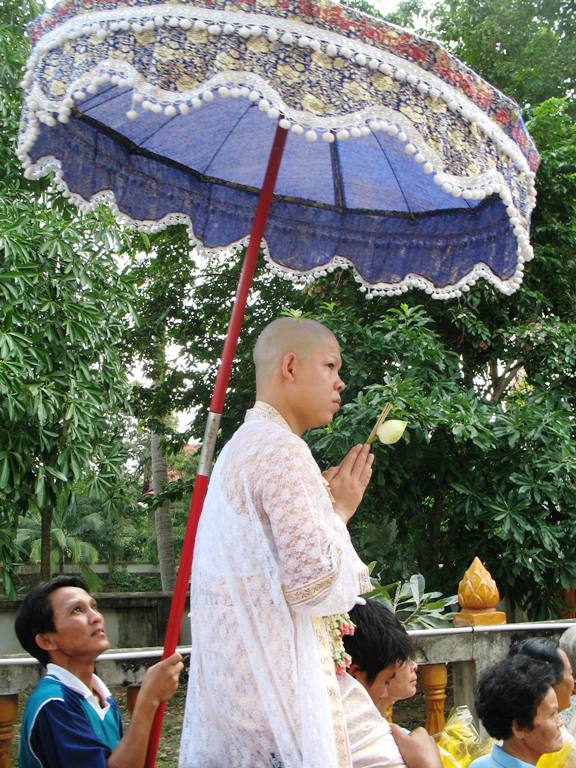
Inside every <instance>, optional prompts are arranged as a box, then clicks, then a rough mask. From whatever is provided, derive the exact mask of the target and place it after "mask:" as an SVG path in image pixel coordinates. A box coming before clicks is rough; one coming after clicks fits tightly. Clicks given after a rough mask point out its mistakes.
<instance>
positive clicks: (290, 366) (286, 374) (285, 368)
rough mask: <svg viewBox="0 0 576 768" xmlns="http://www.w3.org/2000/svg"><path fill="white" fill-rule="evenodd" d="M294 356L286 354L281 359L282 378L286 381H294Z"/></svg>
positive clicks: (292, 353)
mask: <svg viewBox="0 0 576 768" xmlns="http://www.w3.org/2000/svg"><path fill="white" fill-rule="evenodd" d="M296 363H297V360H296V355H295V354H294V352H287V353H286V354H285V355H284V357H283V358H282V367H281V372H282V378H283V379H286V380H287V381H294V368H295V367H296Z"/></svg>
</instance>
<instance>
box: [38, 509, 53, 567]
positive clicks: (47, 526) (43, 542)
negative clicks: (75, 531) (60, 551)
mask: <svg viewBox="0 0 576 768" xmlns="http://www.w3.org/2000/svg"><path fill="white" fill-rule="evenodd" d="M52 511H53V510H52V507H44V509H43V510H42V511H41V513H40V514H41V518H42V524H41V531H40V579H41V580H42V581H47V580H48V579H49V578H50V577H51V576H52V572H51V571H52V566H51V562H50V549H51V548H50V533H51V531H52Z"/></svg>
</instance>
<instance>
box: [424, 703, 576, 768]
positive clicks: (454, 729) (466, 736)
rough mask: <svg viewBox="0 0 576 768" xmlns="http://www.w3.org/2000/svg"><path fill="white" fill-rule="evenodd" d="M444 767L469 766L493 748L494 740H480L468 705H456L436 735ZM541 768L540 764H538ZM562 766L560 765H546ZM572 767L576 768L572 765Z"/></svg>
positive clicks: (557, 767) (463, 767)
mask: <svg viewBox="0 0 576 768" xmlns="http://www.w3.org/2000/svg"><path fill="white" fill-rule="evenodd" d="M435 739H436V742H437V744H438V749H439V750H440V757H441V759H442V765H443V766H444V768H467V766H468V765H469V764H470V763H471V762H472V760H476V758H477V757H481V756H482V755H485V754H487V753H488V752H490V750H491V749H492V744H493V740H492V739H486V741H483V742H482V741H481V740H480V734H479V733H478V731H477V730H476V726H475V725H474V718H473V717H472V713H471V712H470V710H469V709H468V707H466V706H462V707H456V708H455V709H453V710H452V711H451V712H450V715H449V716H448V720H447V721H446V725H445V726H444V730H443V731H442V732H441V733H439V734H438V735H437V736H435ZM538 768H540V765H539V766H538ZM546 768H560V766H546ZM570 768H576V766H571V767H570Z"/></svg>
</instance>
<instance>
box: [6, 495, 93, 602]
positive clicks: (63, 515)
mask: <svg viewBox="0 0 576 768" xmlns="http://www.w3.org/2000/svg"><path fill="white" fill-rule="evenodd" d="M66 496H67V494H66ZM104 525H105V523H104V519H103V517H102V515H101V514H100V513H99V512H96V511H95V512H91V513H90V514H88V515H81V514H79V513H78V507H77V504H76V500H75V498H74V497H72V498H70V497H68V501H66V500H65V496H64V495H63V496H62V497H61V498H60V499H59V500H58V503H57V504H56V507H55V508H54V516H53V520H52V529H51V532H50V574H51V575H52V574H53V573H56V572H60V573H62V572H63V571H64V565H65V564H67V563H70V564H73V565H78V566H80V573H81V574H82V577H83V578H84V580H85V581H86V583H87V584H88V586H89V588H90V589H91V590H97V589H98V587H99V586H100V579H99V578H98V576H97V575H96V573H95V572H94V570H93V569H92V568H91V566H92V565H94V563H96V562H97V561H98V550H97V549H96V547H95V546H94V545H93V544H91V543H90V542H89V541H87V539H90V538H92V539H94V537H95V536H97V535H98V533H99V532H100V531H102V530H103V528H104ZM41 531H42V520H41V516H40V513H39V512H38V511H33V512H31V513H30V514H28V515H26V516H25V517H23V518H21V519H20V521H19V523H18V529H17V532H16V544H17V545H18V546H20V547H21V548H22V549H23V551H24V552H25V553H26V555H27V559H28V561H29V562H31V563H40V555H41Z"/></svg>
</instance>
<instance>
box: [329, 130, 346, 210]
mask: <svg viewBox="0 0 576 768" xmlns="http://www.w3.org/2000/svg"><path fill="white" fill-rule="evenodd" d="M330 162H331V163H332V180H333V182H334V200H335V202H336V207H337V208H338V209H339V210H340V211H344V210H345V208H346V196H345V195H344V183H343V176H342V165H341V163H340V152H339V150H338V142H337V141H333V142H332V144H330Z"/></svg>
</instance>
